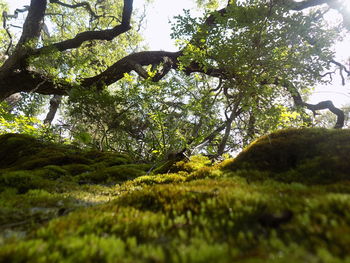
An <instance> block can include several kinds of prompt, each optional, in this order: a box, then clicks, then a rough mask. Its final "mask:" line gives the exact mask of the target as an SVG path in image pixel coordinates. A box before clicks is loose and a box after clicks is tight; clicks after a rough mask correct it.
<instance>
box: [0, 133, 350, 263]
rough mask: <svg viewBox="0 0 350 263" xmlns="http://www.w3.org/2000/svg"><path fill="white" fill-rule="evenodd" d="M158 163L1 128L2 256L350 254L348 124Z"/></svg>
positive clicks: (273, 257) (290, 257)
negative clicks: (234, 152)
mask: <svg viewBox="0 0 350 263" xmlns="http://www.w3.org/2000/svg"><path fill="white" fill-rule="evenodd" d="M151 167H152V165H149V164H135V163H132V161H131V160H130V158H129V157H128V156H126V155H122V154H116V153H103V152H97V151H93V150H80V149H78V148H74V147H72V146H66V145H57V144H50V143H45V142H42V141H39V140H37V139H34V138H32V137H29V136H26V135H15V134H7V135H2V136H0V262H213V261H215V262H283V263H285V262H290V263H295V262H311V263H312V262H315V263H316V262H325V263H326V262H327V263H328V262H350V250H349V246H350V131H349V130H326V129H291V130H283V131H279V132H276V133H273V134H270V135H267V136H264V137H262V138H260V139H258V140H257V141H255V142H254V143H252V144H251V145H250V146H249V147H247V148H246V149H245V150H244V151H242V152H241V153H240V154H239V155H238V156H237V157H236V158H235V159H229V160H225V161H223V162H222V163H218V164H211V162H210V161H209V160H208V159H207V158H205V157H203V156H194V157H192V158H191V160H189V161H182V162H178V163H175V164H173V165H171V166H170V165H169V163H167V164H163V165H160V166H159V167H158V168H157V169H155V170H153V172H151V173H149V171H150V169H151ZM165 167H166V169H165ZM164 169H165V170H166V171H165V170H164ZM157 172H158V173H157ZM160 172H162V173H160Z"/></svg>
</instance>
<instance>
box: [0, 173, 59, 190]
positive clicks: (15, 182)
mask: <svg viewBox="0 0 350 263" xmlns="http://www.w3.org/2000/svg"><path fill="white" fill-rule="evenodd" d="M53 185H54V182H53V181H49V180H45V179H43V178H41V177H40V176H38V175H36V174H33V173H32V172H30V171H14V172H5V173H2V174H0V191H1V190H2V191H3V190H5V189H6V188H15V189H17V191H18V193H21V194H22V193H26V192H27V191H28V190H30V189H41V188H52V187H53Z"/></svg>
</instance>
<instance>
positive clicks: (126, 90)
mask: <svg viewBox="0 0 350 263" xmlns="http://www.w3.org/2000/svg"><path fill="white" fill-rule="evenodd" d="M197 2H198V5H199V6H200V7H202V8H203V17H200V18H194V17H192V16H191V14H190V13H189V12H188V11H187V12H185V14H184V15H183V16H180V17H178V18H177V20H176V22H175V23H174V24H173V34H172V37H173V39H175V40H177V42H178V46H179V51H178V52H167V51H147V50H145V49H144V48H142V47H141V46H140V41H141V38H140V35H139V32H138V30H137V29H138V28H140V27H139V23H140V22H141V21H142V16H141V17H139V16H135V18H134V19H133V16H132V13H133V1H132V0H124V1H123V2H122V1H116V0H104V1H93V0H88V1H76V2H74V3H73V4H71V3H66V2H64V1H58V0H50V1H46V0H32V1H31V4H30V6H29V7H24V8H23V9H17V10H16V11H15V13H14V14H9V13H7V12H6V8H5V6H4V5H2V7H3V8H4V10H5V11H4V12H3V13H2V20H3V30H1V31H0V38H1V40H2V42H1V46H0V48H1V56H0V62H1V63H2V66H1V67H0V99H1V100H5V99H6V100H7V101H11V99H10V98H11V96H13V95H14V94H17V93H18V92H21V93H22V94H30V96H34V95H33V94H41V95H54V97H52V99H51V102H50V112H49V114H48V116H47V118H46V122H47V123H50V122H51V121H52V119H53V116H54V115H55V112H56V111H57V107H58V105H59V104H60V103H61V100H62V96H64V99H63V103H64V105H65V107H64V109H63V111H64V112H65V113H64V114H63V116H64V118H65V125H66V126H65V127H67V128H68V129H69V130H70V134H71V135H73V136H75V138H79V139H80V141H81V142H83V143H84V144H88V145H93V146H95V147H97V148H99V149H101V150H106V149H113V150H117V151H124V152H128V153H132V155H133V156H135V158H141V159H148V160H149V159H152V158H154V156H158V157H160V158H165V157H166V156H169V155H171V154H185V155H186V154H192V153H200V152H205V153H206V154H210V155H214V156H220V155H222V154H224V153H226V152H231V151H234V150H235V149H237V148H240V147H242V146H244V145H246V144H247V143H249V142H250V141H251V140H252V139H254V138H256V136H259V135H262V134H264V133H266V132H269V131H272V130H275V129H278V128H283V127H290V126H300V125H307V123H308V122H309V117H308V115H307V112H306V111H305V109H308V110H311V112H312V113H316V112H317V111H318V110H322V109H329V110H330V111H331V112H332V113H333V114H335V115H336V118H337V119H336V125H335V127H336V128H341V127H342V126H343V125H344V113H343V111H341V110H340V109H337V108H336V107H334V105H333V103H332V102H331V101H324V102H320V103H318V104H316V105H312V104H308V103H306V102H304V99H303V96H304V95H305V94H307V92H309V91H310V89H311V88H312V87H314V86H315V85H317V84H318V83H325V82H327V81H328V79H327V78H325V77H327V74H328V73H329V72H331V70H332V67H338V68H339V69H340V72H342V73H344V72H345V73H347V74H348V73H349V71H348V70H347V68H346V67H345V66H344V65H343V64H341V63H339V62H338V61H335V60H334V52H333V51H332V45H333V44H334V43H335V42H336V41H337V40H338V39H339V38H340V36H341V34H342V32H344V30H345V32H348V30H349V29H350V23H349V17H350V15H348V14H346V9H345V7H344V5H343V3H344V1H340V0H339V1H336V0H305V1H301V2H297V1H292V0H264V1H261V0H260V1H257V0H247V1H228V2H227V1H225V2H223V1H221V2H220V1H197ZM219 5H223V6H224V7H223V8H221V9H217V8H218V6H219ZM331 9H334V10H337V11H338V12H339V14H340V15H341V16H342V17H343V21H342V23H341V24H339V25H336V26H331V25H328V24H327V22H326V20H325V19H324V16H325V14H326V13H327V12H329V10H331ZM18 13H25V14H27V16H26V19H25V22H24V24H23V28H22V29H21V33H19V34H17V35H16V34H13V33H11V32H12V31H11V26H10V25H11V24H10V22H11V21H12V20H11V19H15V18H16V14H18ZM26 96H28V95H26ZM35 96H37V95H35ZM41 100H42V99H41V97H40V96H37V97H36V99H35V100H34V101H36V102H37V103H38V104H37V105H38V106H39V105H40V101H41ZM22 105H23V103H22ZM24 105H27V104H26V103H24ZM67 124H68V126H67Z"/></svg>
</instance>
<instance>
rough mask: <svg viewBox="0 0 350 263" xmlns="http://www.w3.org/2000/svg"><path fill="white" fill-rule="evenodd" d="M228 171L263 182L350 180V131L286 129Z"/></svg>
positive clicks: (250, 149) (262, 142)
mask: <svg viewBox="0 0 350 263" xmlns="http://www.w3.org/2000/svg"><path fill="white" fill-rule="evenodd" d="M224 168H225V169H229V170H231V171H239V172H240V173H241V174H242V175H243V174H246V175H247V176H249V175H248V174H250V175H251V176H249V177H250V179H260V180H261V179H267V178H275V179H277V180H281V181H285V182H293V181H298V182H305V183H332V182H336V181H342V180H350V173H349V171H350V130H327V129H289V130H282V131H279V132H276V133H273V134H270V135H266V136H263V137H261V138H260V139H258V140H256V141H255V142H253V143H252V144H251V145H250V146H248V147H247V148H246V149H245V150H244V151H242V152H241V153H240V154H239V155H238V156H237V157H236V158H235V159H234V160H233V161H232V162H230V163H226V165H224ZM254 170H255V171H256V172H254ZM262 172H263V173H262ZM254 174H255V175H256V176H254Z"/></svg>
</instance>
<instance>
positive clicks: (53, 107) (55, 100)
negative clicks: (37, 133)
mask: <svg viewBox="0 0 350 263" xmlns="http://www.w3.org/2000/svg"><path fill="white" fill-rule="evenodd" d="M61 100H62V96H61V95H54V96H53V97H52V98H51V100H50V109H49V112H48V113H47V115H46V118H45V120H44V124H48V125H51V123H52V121H53V119H54V118H55V115H56V113H57V110H58V107H59V106H60V103H61Z"/></svg>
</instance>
